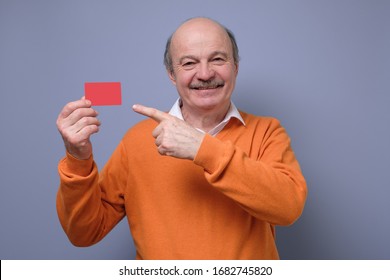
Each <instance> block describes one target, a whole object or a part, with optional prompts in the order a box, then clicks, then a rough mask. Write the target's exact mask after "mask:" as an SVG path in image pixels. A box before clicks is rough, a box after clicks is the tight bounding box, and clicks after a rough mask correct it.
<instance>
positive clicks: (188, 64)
mask: <svg viewBox="0 0 390 280" xmlns="http://www.w3.org/2000/svg"><path fill="white" fill-rule="evenodd" d="M194 64H195V62H193V61H188V62H185V63H183V66H191V65H194Z"/></svg>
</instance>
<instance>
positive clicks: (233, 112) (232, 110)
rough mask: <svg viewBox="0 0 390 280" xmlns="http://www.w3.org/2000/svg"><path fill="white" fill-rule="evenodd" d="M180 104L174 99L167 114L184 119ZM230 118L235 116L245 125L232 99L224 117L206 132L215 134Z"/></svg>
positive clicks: (178, 100) (179, 101)
mask: <svg viewBox="0 0 390 280" xmlns="http://www.w3.org/2000/svg"><path fill="white" fill-rule="evenodd" d="M180 105H181V100H180V98H178V99H177V100H176V102H175V104H173V106H172V108H171V110H170V111H169V114H170V115H172V116H174V117H176V118H179V119H181V120H184V118H183V114H182V113H181V108H180ZM231 118H236V119H238V120H239V121H240V122H241V123H242V124H243V125H245V121H244V119H243V118H242V117H241V114H240V112H239V111H238V110H237V107H236V106H235V105H234V103H233V102H232V101H231V102H230V107H229V111H228V112H227V114H226V116H225V118H224V119H223V120H222V121H221V122H220V123H219V124H218V125H216V126H215V127H214V128H213V129H211V130H210V131H209V132H208V133H209V134H210V135H212V136H215V135H217V134H218V133H219V132H220V131H221V130H222V129H223V128H224V127H225V126H226V125H227V123H228V122H229V121H230V119H231ZM197 129H198V130H199V131H202V130H201V129H199V128H197ZM202 132H204V131H202Z"/></svg>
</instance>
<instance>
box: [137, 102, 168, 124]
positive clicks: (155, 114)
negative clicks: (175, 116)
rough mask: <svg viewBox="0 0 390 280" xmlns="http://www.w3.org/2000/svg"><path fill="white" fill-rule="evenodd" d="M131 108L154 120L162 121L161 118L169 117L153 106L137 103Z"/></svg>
mask: <svg viewBox="0 0 390 280" xmlns="http://www.w3.org/2000/svg"><path fill="white" fill-rule="evenodd" d="M133 110H134V112H136V113H138V114H141V115H144V116H146V117H149V118H152V119H154V120H155V121H156V122H162V121H163V120H166V119H169V118H170V117H171V116H170V115H169V114H167V113H165V112H162V111H160V110H157V109H155V108H151V107H145V106H142V105H139V104H135V105H133Z"/></svg>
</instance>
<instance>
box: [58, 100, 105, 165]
mask: <svg viewBox="0 0 390 280" xmlns="http://www.w3.org/2000/svg"><path fill="white" fill-rule="evenodd" d="M97 115H98V113H97V112H96V111H95V110H94V109H92V108H91V102H90V101H89V100H85V99H84V97H83V98H82V99H80V100H77V101H74V102H70V103H68V104H67V105H65V107H64V108H63V109H62V111H61V113H60V114H59V116H58V118H57V128H58V131H59V132H60V134H61V136H62V139H63V140H64V144H65V148H66V150H67V151H68V153H69V154H71V155H72V156H74V157H76V158H78V159H88V158H89V157H90V156H91V155H92V144H91V141H90V139H89V138H90V136H91V135H92V134H94V133H96V132H98V131H99V126H100V122H99V120H98V119H97V118H96V116H97Z"/></svg>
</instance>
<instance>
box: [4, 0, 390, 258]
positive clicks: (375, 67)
mask: <svg viewBox="0 0 390 280" xmlns="http://www.w3.org/2000/svg"><path fill="white" fill-rule="evenodd" d="M389 15H390V1H380V0H372V1H368V0H367V1H347V0H340V1H287V0H286V1H255V0H253V1H250V0H240V1H227V0H220V1H210V0H206V1H204V0H196V1H179V0H176V1H150V0H148V1H49V0H48V1H15V0H9V1H4V0H0V95H1V101H0V102H1V103H0V128H1V130H0V131H1V132H0V133H1V138H0V144H1V145H0V180H1V181H0V184H1V186H0V192H1V193H0V258H1V259H127V258H134V256H135V252H134V247H133V242H132V239H131V237H130V234H129V229H128V228H127V223H126V221H125V220H123V221H122V222H121V223H120V224H119V225H118V227H116V228H115V229H114V230H113V231H112V232H111V233H110V234H109V235H108V236H107V237H106V238H105V239H104V240H103V241H102V242H100V243H99V244H97V245H95V246H92V247H89V248H76V247H73V246H72V245H71V244H70V243H69V242H68V240H67V238H66V236H65V234H64V233H63V231H62V229H61V227H60V224H59V222H58V219H57V215H56V210H55V196H56V192H57V187H58V174H57V163H58V161H59V159H60V158H61V157H62V156H63V155H64V148H63V144H62V140H61V138H60V136H59V134H58V132H57V129H56V126H55V121H56V118H57V115H58V113H59V112H60V110H61V109H62V107H63V106H64V105H65V104H66V103H67V102H69V101H72V100H75V99H78V98H80V97H81V96H82V95H83V85H84V82H85V81H120V82H122V89H123V105H122V106H119V107H118V106H116V107H99V108H97V109H98V111H99V112H100V120H101V121H102V127H101V132H100V133H99V134H98V135H95V136H94V137H93V143H94V151H95V158H96V160H97V163H98V165H99V168H101V167H102V166H103V165H104V163H105V162H106V160H107V159H108V157H109V156H110V154H111V153H112V151H113V150H114V148H115V147H116V145H117V144H118V142H119V141H120V139H121V137H122V136H123V134H124V133H125V131H126V130H127V129H128V128H129V127H130V126H132V125H133V124H135V123H136V122H138V121H139V120H141V119H142V117H141V116H138V115H136V114H135V113H133V112H132V110H131V105H132V104H134V103H141V104H144V105H148V106H154V107H157V108H159V109H161V110H168V109H169V108H170V107H171V105H172V103H173V102H174V101H175V99H176V96H177V93H176V90H175V88H174V87H173V85H171V83H170V81H169V80H168V78H167V76H166V73H165V69H164V67H163V65H162V55H163V48H164V45H165V40H166V38H167V37H168V36H169V34H170V33H171V32H172V31H173V30H174V29H175V28H176V27H177V26H178V25H179V24H180V23H181V22H182V21H183V20H185V19H187V18H189V17H193V16H209V17H212V18H214V19H216V20H218V21H220V22H221V23H223V24H225V25H226V26H227V27H229V28H230V29H232V30H233V32H234V33H235V34H236V37H237V40H238V43H239V48H240V54H241V57H242V59H241V64H240V73H239V77H238V81H237V87H236V91H235V93H234V101H235V103H236V105H237V106H238V107H239V108H241V109H243V110H245V111H248V112H250V113H254V114H257V115H272V116H275V117H277V118H279V119H280V121H281V122H282V124H283V125H284V126H285V127H286V129H287V131H288V133H289V134H290V136H291V138H292V145H293V148H294V150H295V152H296V155H297V157H298V159H299V161H300V163H301V166H302V169H303V172H304V174H305V177H306V179H307V183H308V189H309V195H308V200H307V204H306V208H305V211H304V213H303V215H302V217H301V219H300V220H299V221H298V222H297V223H295V224H294V225H293V226H290V227H286V228H282V227H278V231H277V242H278V247H279V250H280V255H281V257H282V258H283V259H389V258H390V243H389V236H390V219H389V213H390V203H389V198H390V189H389V185H390V184H389V167H390V163H389V159H390V152H389V138H390V131H389V120H390V110H389V105H390V92H389V90H390V59H389V50H390V31H389V27H390V16H389ZM227 246H228V245H227Z"/></svg>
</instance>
